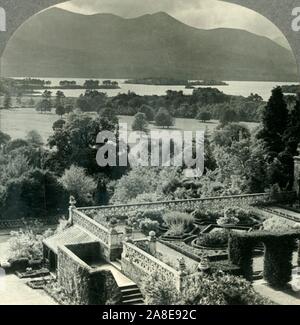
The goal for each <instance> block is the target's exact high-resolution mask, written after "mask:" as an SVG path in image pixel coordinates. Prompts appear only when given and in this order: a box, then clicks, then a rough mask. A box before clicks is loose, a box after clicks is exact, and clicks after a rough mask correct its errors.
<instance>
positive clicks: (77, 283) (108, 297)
mask: <svg viewBox="0 0 300 325" xmlns="http://www.w3.org/2000/svg"><path fill="white" fill-rule="evenodd" d="M75 246H76V245H72V247H71V249H72V250H73V251H78V252H80V254H85V249H83V247H78V248H76V247H75ZM57 279H58V283H59V285H60V287H61V288H62V289H63V291H64V292H65V294H66V295H67V296H68V297H70V298H71V299H72V300H73V303H74V304H76V305H104V304H106V303H107V301H110V302H111V301H114V302H115V303H119V302H120V299H121V292H120V290H119V288H118V285H117V283H116V281H115V279H114V277H113V275H112V274H111V272H109V271H97V269H95V270H93V269H92V268H91V267H89V265H88V264H86V263H85V262H84V261H83V260H81V259H80V258H79V257H78V256H76V254H74V253H73V252H72V251H71V250H70V249H69V248H68V247H65V246H60V247H58V268H57Z"/></svg>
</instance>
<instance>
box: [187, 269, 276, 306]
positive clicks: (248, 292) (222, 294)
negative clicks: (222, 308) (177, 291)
mask: <svg viewBox="0 0 300 325" xmlns="http://www.w3.org/2000/svg"><path fill="white" fill-rule="evenodd" d="M181 304H183V305H261V304H270V302H269V301H267V300H266V299H263V298H262V297H261V296H260V295H259V294H257V293H256V292H255V291H254V289H253V288H252V286H251V283H249V282H247V281H246V280H244V279H242V278H239V277H235V276H230V275H224V273H222V272H221V273H220V272H218V273H215V274H213V275H212V276H207V275H201V274H196V275H194V276H192V277H189V278H188V280H187V281H186V283H185V285H184V288H183V292H182V300H181Z"/></svg>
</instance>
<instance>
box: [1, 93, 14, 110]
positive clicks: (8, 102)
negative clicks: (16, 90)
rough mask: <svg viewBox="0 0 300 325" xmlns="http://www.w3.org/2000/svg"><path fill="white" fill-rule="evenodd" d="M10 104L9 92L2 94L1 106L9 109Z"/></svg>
mask: <svg viewBox="0 0 300 325" xmlns="http://www.w3.org/2000/svg"><path fill="white" fill-rule="evenodd" d="M11 105H12V101H11V96H10V93H9V92H6V93H5V96H4V104H3V108H4V109H10V108H11Z"/></svg>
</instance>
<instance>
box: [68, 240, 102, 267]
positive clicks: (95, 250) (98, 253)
mask: <svg viewBox="0 0 300 325" xmlns="http://www.w3.org/2000/svg"><path fill="white" fill-rule="evenodd" d="M67 247H68V249H69V250H70V251H71V252H72V253H74V254H75V255H76V256H77V257H79V258H80V259H81V260H82V261H83V262H85V263H86V264H88V265H90V264H91V263H96V262H99V261H100V260H101V259H102V258H103V250H102V248H101V245H100V243H99V242H94V243H80V244H76V245H68V246H67Z"/></svg>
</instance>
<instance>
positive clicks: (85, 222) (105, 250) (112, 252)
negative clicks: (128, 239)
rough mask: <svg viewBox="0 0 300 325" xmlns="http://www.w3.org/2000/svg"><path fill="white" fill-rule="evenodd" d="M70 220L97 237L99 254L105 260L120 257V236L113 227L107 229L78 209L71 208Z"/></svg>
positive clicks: (113, 259)
mask: <svg viewBox="0 0 300 325" xmlns="http://www.w3.org/2000/svg"><path fill="white" fill-rule="evenodd" d="M71 213H72V221H73V224H76V225H78V226H80V227H82V228H83V229H85V230H87V231H88V232H89V233H91V234H92V235H94V236H95V237H96V238H97V241H99V243H100V244H101V252H102V253H101V254H102V257H103V258H104V259H105V260H106V261H115V260H116V259H118V258H120V257H121V253H122V236H121V234H119V233H118V232H117V231H116V230H115V229H107V228H105V227H104V226H102V225H101V224H99V223H98V222H96V221H94V220H93V219H91V218H89V217H88V216H86V215H85V214H84V213H83V212H82V211H80V210H79V209H75V208H74V209H72V210H71Z"/></svg>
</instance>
